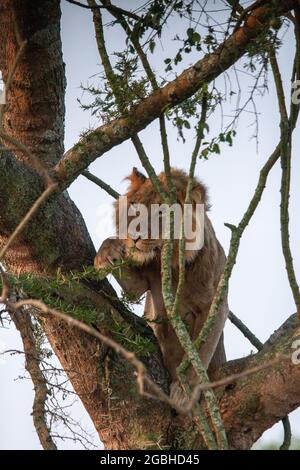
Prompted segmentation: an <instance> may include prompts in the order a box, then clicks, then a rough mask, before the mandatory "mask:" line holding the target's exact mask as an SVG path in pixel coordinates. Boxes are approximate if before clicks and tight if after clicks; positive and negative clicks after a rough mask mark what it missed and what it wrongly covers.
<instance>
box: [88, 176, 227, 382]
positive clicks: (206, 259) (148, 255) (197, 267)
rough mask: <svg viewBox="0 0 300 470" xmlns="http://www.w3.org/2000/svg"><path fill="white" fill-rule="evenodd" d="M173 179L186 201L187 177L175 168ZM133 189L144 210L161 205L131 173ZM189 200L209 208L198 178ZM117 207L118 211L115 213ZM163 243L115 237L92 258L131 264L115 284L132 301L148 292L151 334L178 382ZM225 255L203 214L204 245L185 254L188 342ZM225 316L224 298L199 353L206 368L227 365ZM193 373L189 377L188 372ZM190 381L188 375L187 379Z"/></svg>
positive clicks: (183, 305) (98, 262) (179, 354)
mask: <svg viewBox="0 0 300 470" xmlns="http://www.w3.org/2000/svg"><path fill="white" fill-rule="evenodd" d="M172 173H173V180H174V182H175V185H176V190H177V200H178V202H179V203H181V204H182V202H183V201H184V199H185V188H186V184H187V177H186V175H185V174H184V173H183V172H181V171H178V170H173V172H172ZM130 179H131V186H130V188H129V191H128V193H127V194H126V196H127V197H128V199H129V201H130V203H132V202H138V203H143V204H145V205H146V206H149V205H150V204H154V203H159V202H160V201H159V197H158V195H157V193H156V191H155V190H154V188H153V186H152V184H151V181H150V180H149V179H146V178H145V177H144V176H143V175H141V174H140V173H138V172H135V173H133V174H132V175H131V177H130ZM159 179H160V181H161V182H162V184H163V185H165V184H166V182H165V176H164V174H161V175H159ZM192 201H193V202H196V203H202V204H205V205H206V206H207V200H206V190H205V187H204V186H203V185H202V184H201V183H199V182H198V181H197V180H195V181H194V185H193V190H192ZM118 210H119V209H118V205H117V213H118ZM161 245H162V240H151V239H148V240H142V239H139V240H137V241H136V240H132V239H131V238H130V237H129V236H128V237H127V238H126V239H125V240H119V239H117V238H111V239H107V240H105V241H104V242H103V244H102V246H101V247H100V250H99V252H98V255H97V257H96V259H95V266H96V268H98V269H101V268H104V267H106V266H107V265H109V264H113V263H114V262H116V261H117V260H120V259H121V258H125V259H126V257H130V258H131V260H133V262H134V265H130V266H126V267H124V268H123V274H122V276H121V277H118V279H117V280H118V282H119V283H120V285H121V286H122V287H123V289H124V290H125V292H128V293H130V294H134V295H135V297H136V298H139V297H141V295H142V294H144V293H145V292H147V299H146V304H145V317H146V318H147V320H148V322H149V324H150V325H151V327H152V328H153V330H154V333H155V335H156V337H157V339H158V342H159V344H160V347H161V350H162V354H163V357H164V361H165V365H166V367H167V369H168V370H169V373H170V375H171V378H172V380H173V381H175V380H176V368H177V367H178V365H179V364H180V362H181V360H182V358H183V351H182V349H181V347H180V344H179V341H178V339H177V336H176V335H175V332H174V331H173V328H172V327H171V326H170V324H169V322H168V319H167V315H166V310H165V307H164V302H163V296H162V288H161V266H160V248H161ZM177 259H178V256H176V254H175V255H174V256H173V259H172V272H173V289H174V293H175V291H176V287H177V282H178V271H179V270H178V263H177ZM224 263H225V255H224V251H223V249H222V247H221V245H220V244H219V242H218V240H217V238H216V235H215V232H214V229H213V227H212V224H211V222H210V220H209V218H208V216H207V215H206V214H205V216H204V245H203V247H202V248H201V249H200V250H195V251H192V252H191V251H189V252H186V274H185V285H184V289H183V293H182V296H181V301H180V306H179V311H180V314H181V317H182V319H183V320H184V322H185V324H186V326H187V328H188V330H189V333H190V335H191V338H192V339H193V340H195V339H196V338H197V336H198V335H199V333H200V331H201V328H202V326H203V324H204V322H205V320H206V318H207V315H208V312H209V308H210V305H211V303H212V300H213V297H214V294H215V291H216V287H217V285H218V282H219V279H220V276H221V273H222V271H223V268H224ZM227 314H228V306H227V299H224V301H223V303H222V305H221V307H220V310H219V315H218V319H217V321H216V322H215V324H214V327H213V331H212V333H211V334H210V336H209V338H208V340H207V341H206V343H205V344H204V345H203V347H202V348H201V351H200V352H199V354H200V357H201V360H202V362H203V364H204V366H205V367H206V368H208V366H209V365H211V366H212V367H213V368H216V367H218V366H220V365H221V364H222V363H223V362H224V361H225V352H224V348H223V337H222V331H223V327H224V323H225V320H226V318H227ZM192 375H193V374H192ZM190 379H191V380H192V377H191V378H190Z"/></svg>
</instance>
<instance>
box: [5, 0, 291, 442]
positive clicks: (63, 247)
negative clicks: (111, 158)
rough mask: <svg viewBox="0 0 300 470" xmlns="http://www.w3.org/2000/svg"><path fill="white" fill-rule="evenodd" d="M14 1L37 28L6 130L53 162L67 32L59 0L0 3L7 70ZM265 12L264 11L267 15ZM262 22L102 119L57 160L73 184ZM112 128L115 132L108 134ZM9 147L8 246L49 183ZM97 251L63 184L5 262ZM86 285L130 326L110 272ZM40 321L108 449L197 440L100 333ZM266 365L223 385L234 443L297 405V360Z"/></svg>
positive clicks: (13, 264) (156, 372)
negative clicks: (86, 141)
mask: <svg viewBox="0 0 300 470" xmlns="http://www.w3.org/2000/svg"><path fill="white" fill-rule="evenodd" d="M267 3H268V2H267ZM277 3H279V2H277ZM294 3H295V2H292V1H285V2H280V5H281V7H280V11H283V10H282V9H289V8H291V7H292V5H294ZM13 11H15V15H16V21H17V23H18V25H19V30H20V34H21V35H22V38H23V39H25V38H27V39H28V45H27V47H26V51H25V54H24V56H23V58H22V61H21V63H20V65H19V67H18V70H17V72H16V75H15V78H14V81H13V85H12V89H11V93H10V94H9V96H8V108H7V110H6V113H5V129H6V131H7V132H8V133H10V134H11V135H13V136H14V137H16V138H17V139H19V140H21V141H22V142H23V143H25V144H26V145H28V146H29V148H30V149H31V151H32V152H34V153H35V154H36V155H37V156H38V157H39V158H40V159H41V160H42V161H43V162H44V163H45V164H46V165H49V166H50V165H53V164H55V163H57V162H58V161H59V158H60V157H61V155H62V153H63V144H62V142H63V120H64V105H63V94H64V87H65V80H64V64H63V60H62V54H61V44H60V37H59V20H60V8H59V2H58V0H44V1H41V2H38V3H37V2H28V1H26V0H10V1H9V0H4V1H2V2H1V6H0V14H1V30H0V54H1V55H0V67H1V70H2V71H3V72H4V78H5V77H6V76H7V71H8V68H9V66H10V64H12V62H13V59H14V57H15V54H16V50H17V43H16V37H15V29H14V25H13ZM267 17H268V14H267V13H266V12H264V13H263V14H262V16H261V17H260V20H261V22H264V21H265V20H266V19H267ZM259 27H260V26H259V25H257V24H256V25H254V27H252V26H251V27H250V25H246V26H245V27H244V29H243V30H241V31H240V32H239V34H240V38H239V37H235V38H231V39H230V41H231V43H228V45H227V48H224V50H223V51H219V54H218V55H212V56H207V57H206V58H205V59H203V61H204V62H200V63H199V64H198V65H197V66H195V67H194V68H193V69H189V71H186V72H184V74H183V75H182V76H181V77H179V78H178V79H177V81H176V82H174V83H172V84H170V85H168V87H167V88H165V89H164V90H163V91H161V92H158V93H157V94H155V95H153V96H151V97H149V98H148V99H147V100H146V102H144V103H142V105H141V107H140V108H138V109H136V110H135V113H139V112H140V114H135V119H133V118H132V119H131V120H130V119H129V118H128V119H129V120H127V121H126V120H125V121H124V120H123V121H118V122H115V123H113V124H112V125H111V128H110V130H109V128H106V130H105V129H103V128H102V129H101V130H100V131H99V132H98V134H96V136H94V138H95V140H94V142H93V139H92V138H91V142H90V144H91V145H90V147H89V149H90V151H91V157H87V156H86V155H85V154H81V153H80V150H79V149H78V148H77V150H76V149H74V152H75V150H76V152H75V153H76V158H75V160H74V161H73V157H72V158H71V157H70V153H68V154H67V155H66V157H65V158H64V160H63V161H62V163H61V164H60V165H58V166H57V168H56V171H57V174H58V175H59V176H60V177H61V180H64V184H65V183H66V182H67V183H69V182H70V181H71V180H72V179H73V178H74V177H75V175H76V174H78V173H79V172H80V171H81V169H82V168H83V167H86V166H87V165H88V163H89V162H90V161H91V159H94V158H96V156H97V155H99V154H101V153H103V152H104V151H107V150H108V149H109V148H111V147H112V146H113V145H116V144H118V143H120V142H121V141H122V140H124V139H126V138H128V137H130V135H131V132H136V131H137V130H138V129H140V127H139V125H138V124H137V123H138V121H140V122H141V123H142V124H141V126H142V127H145V126H146V125H147V123H148V122H150V121H151V120H153V119H155V118H156V117H157V116H158V115H159V113H160V112H161V110H162V107H163V106H164V105H165V104H171V105H174V104H176V103H177V102H178V100H183V99H185V98H186V97H187V96H190V95H191V94H192V93H194V92H195V91H196V89H198V87H199V80H200V79H201V80H202V81H207V80H211V79H212V78H214V77H215V76H217V75H218V74H220V73H221V72H222V71H223V70H224V69H226V68H227V67H229V66H230V65H231V64H232V63H234V61H235V60H237V59H238V58H239V57H240V56H241V55H242V54H243V51H244V50H245V46H246V45H247V44H248V42H249V40H251V39H253V38H254V37H255V35H256V34H258V30H259ZM237 40H238V42H237ZM230 44H231V46H230V47H229V45H230ZM201 73H202V75H201ZM197 80H198V82H197ZM196 82H197V85H196ZM142 107H143V108H144V111H143V112H141V109H142ZM147 116H148V117H147ZM137 117H138V119H137ZM121 124H122V126H121ZM118 129H119V130H120V132H119V131H118ZM104 130H105V132H106V133H103V131H104ZM99 136H100V139H99V138H98V137H99ZM11 151H12V152H13V153H10V152H1V158H0V171H1V191H0V243H1V245H3V244H4V243H5V240H6V239H7V236H8V235H9V233H11V231H12V230H13V228H15V226H16V224H17V223H18V221H19V220H20V218H21V217H22V215H24V213H25V212H26V210H27V209H28V208H29V207H30V206H31V204H32V202H33V201H34V200H35V198H36V197H37V196H38V195H39V194H40V192H41V191H42V183H41V180H40V178H39V176H38V175H37V174H36V172H35V171H34V170H33V169H32V168H30V163H29V162H28V161H27V160H26V159H25V158H24V155H23V154H22V153H20V152H19V151H15V149H11ZM74 155H75V154H74ZM69 159H70V160H72V161H73V163H76V165H75V164H74V165H73V164H72V165H71V166H70V171H69V170H66V168H67V162H68V160H69ZM93 256H94V248H93V245H92V243H91V240H90V237H89V235H88V232H87V230H86V227H85V224H84V221H83V219H82V217H81V215H80V213H79V211H78V210H77V209H76V207H75V206H74V204H73V203H72V202H71V201H70V199H69V197H68V195H67V194H66V193H64V194H62V195H60V196H59V197H58V198H55V199H52V200H50V201H49V202H48V203H47V204H46V205H45V206H44V208H43V209H42V210H41V211H40V212H39V214H37V215H36V217H35V219H34V220H32V222H31V224H30V225H29V226H28V228H27V229H26V231H25V232H24V233H23V236H22V238H21V239H19V240H18V242H17V243H15V244H14V246H13V247H12V249H11V250H10V252H9V253H8V254H7V256H6V259H5V263H6V266H7V267H8V269H9V270H10V271H11V272H12V273H15V274H19V273H20V272H21V273H25V272H33V273H35V274H37V273H41V272H44V273H47V274H48V275H51V274H53V272H54V271H55V270H56V269H57V268H58V267H60V268H62V270H63V271H69V270H70V269H73V270H74V269H79V270H80V269H81V268H82V266H83V265H89V264H91V262H92V259H93ZM95 289H97V291H98V292H97V293H96V292H95ZM89 292H90V294H89V295H90V296H91V298H90V302H91V303H92V306H93V308H94V309H95V310H96V311H98V312H104V313H105V315H104V317H103V320H102V322H96V324H97V327H98V328H99V329H101V331H103V332H105V333H107V334H112V335H113V324H112V319H113V318H114V317H116V318H118V321H119V322H121V324H124V330H125V326H126V327H127V325H128V323H129V324H131V325H132V322H133V321H135V318H134V316H133V315H132V314H130V312H128V311H125V310H126V309H125V310H124V307H123V306H122V305H121V304H120V303H118V302H117V300H116V299H113V298H110V299H109V298H108V297H113V295H114V293H113V291H112V290H111V288H110V287H109V285H108V283H106V282H103V283H100V284H98V285H96V286H95V285H90V286H89ZM91 293H92V294H91ZM107 293H108V294H109V296H107ZM29 294H30V292H29ZM84 302H85V298H77V303H78V305H79V306H80V305H84ZM122 322H124V323H122ZM43 327H44V330H45V332H46V334H47V337H48V339H49V341H50V343H51V345H52V347H53V349H54V351H55V353H56V354H57V356H58V358H59V360H60V361H61V363H62V365H63V367H64V369H65V370H66V372H67V374H68V376H69V377H70V380H71V382H72V384H73V386H74V389H75V391H76V392H77V393H78V395H79V397H80V398H81V400H82V402H83V404H84V406H85V408H86V410H87V412H88V413H89V415H90V417H91V419H92V421H93V422H94V424H95V427H96V429H97V431H98V432H99V436H100V437H101V439H102V441H103V442H104V444H105V445H106V447H107V448H110V449H130V448H149V447H154V448H158V447H159V446H162V445H166V446H173V447H177V448H188V447H189V446H190V444H189V438H190V435H191V430H190V423H188V422H187V420H182V419H181V418H179V417H174V414H173V413H171V410H170V409H169V408H168V407H167V406H166V405H163V404H161V403H159V402H157V401H154V400H149V399H145V398H144V397H141V396H139V394H138V393H137V388H136V380H135V376H134V373H133V372H134V371H133V370H132V368H131V367H130V366H129V365H128V364H127V363H126V362H124V360H122V359H120V357H118V356H116V354H114V353H112V352H111V351H107V349H106V348H104V347H103V345H101V344H99V343H97V341H96V340H94V339H91V338H90V337H88V336H86V335H85V334H83V333H82V332H80V331H78V330H75V329H72V328H69V327H67V326H66V325H65V324H63V323H62V322H59V321H57V320H54V319H53V318H50V317H49V318H45V319H44V320H43ZM136 328H137V331H138V332H140V334H142V335H146V336H148V335H149V332H147V329H145V327H144V326H143V325H142V323H141V322H138V325H137V326H136ZM296 333H297V332H296V325H295V320H293V319H292V320H290V321H289V323H288V327H282V328H281V330H280V334H277V335H275V337H273V339H271V340H270V342H269V343H267V344H266V346H265V348H264V349H263V351H261V352H260V353H259V354H257V355H255V356H250V357H249V358H245V359H243V360H241V361H234V362H232V363H229V364H227V365H226V366H225V369H224V370H223V371H221V372H222V374H225V373H226V374H228V373H231V372H232V371H236V370H241V369H243V368H245V367H247V366H248V365H249V364H251V365H253V364H254V363H257V362H259V363H262V362H263V361H266V360H269V359H270V357H272V356H273V355H274V354H275V352H276V351H277V350H278V351H279V350H280V351H285V352H287V351H288V350H290V346H291V341H292V339H293V337H294V336H293V335H295V334H296ZM125 339H126V338H125ZM148 340H149V341H150V342H151V343H152V344H153V351H154V352H153V353H151V354H150V355H146V356H145V357H144V358H143V360H144V361H145V362H146V364H147V367H148V370H149V372H150V374H151V375H152V377H153V378H154V379H155V380H156V381H157V382H158V383H159V384H161V386H162V387H163V388H164V389H165V390H167V387H168V377H167V375H166V371H165V369H164V366H163V364H162V361H161V357H160V354H159V351H158V348H157V345H156V342H155V340H154V339H153V337H151V336H150V335H149V336H148ZM267 374H268V380H265V377H266V373H257V374H255V375H254V376H252V377H251V378H250V377H249V378H248V379H244V380H243V381H241V382H239V383H238V384H237V385H232V386H231V387H225V389H224V390H222V391H220V400H221V409H222V414H223V417H224V422H225V426H226V429H227V431H228V435H229V440H230V443H231V445H232V447H233V448H249V447H250V445H251V444H252V443H253V442H254V441H255V440H256V439H257V438H258V437H259V435H260V434H261V433H262V432H263V431H264V430H265V429H267V428H268V427H270V426H271V425H272V424H273V423H274V422H276V421H278V420H279V419H280V418H282V417H283V416H285V415H286V414H287V413H288V412H290V411H292V410H293V409H295V407H297V406H298V405H299V402H300V379H299V377H300V373H299V366H292V365H291V364H287V363H285V364H284V365H278V367H273V368H272V369H270V370H269V371H268V373H267Z"/></svg>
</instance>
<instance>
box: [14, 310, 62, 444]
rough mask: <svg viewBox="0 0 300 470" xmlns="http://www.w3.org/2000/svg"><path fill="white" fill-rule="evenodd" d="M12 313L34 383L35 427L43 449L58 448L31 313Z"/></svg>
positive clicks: (33, 411)
mask: <svg viewBox="0 0 300 470" xmlns="http://www.w3.org/2000/svg"><path fill="white" fill-rule="evenodd" d="M10 315H11V318H12V320H13V322H14V324H15V326H16V328H17V330H18V331H19V332H20V335H21V338H22V342H23V347H24V353H25V359H26V361H25V367H26V370H27V371H28V373H29V375H30V377H31V380H32V383H33V385H34V400H33V406H32V417H33V422H34V427H35V429H36V432H37V435H38V437H39V440H40V443H41V445H42V447H43V449H44V450H57V447H56V444H55V442H54V441H53V439H52V436H51V429H50V428H49V426H48V424H47V418H46V414H47V413H46V401H47V398H48V393H49V390H48V386H47V382H46V379H45V377H44V375H43V373H42V371H41V368H40V359H39V354H38V351H37V346H36V340H35V337H34V333H33V325H32V322H31V318H30V315H24V314H23V312H16V311H12V310H10Z"/></svg>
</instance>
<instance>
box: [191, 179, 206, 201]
mask: <svg viewBox="0 0 300 470" xmlns="http://www.w3.org/2000/svg"><path fill="white" fill-rule="evenodd" d="M191 198H192V202H194V203H195V204H207V199H208V197H207V191H206V187H205V186H204V185H203V184H201V183H199V182H196V183H195V184H194V186H193V189H192V194H191Z"/></svg>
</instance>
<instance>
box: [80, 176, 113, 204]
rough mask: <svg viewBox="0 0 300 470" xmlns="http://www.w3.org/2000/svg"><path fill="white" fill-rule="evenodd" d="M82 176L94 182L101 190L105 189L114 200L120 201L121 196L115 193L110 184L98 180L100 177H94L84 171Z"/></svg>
mask: <svg viewBox="0 0 300 470" xmlns="http://www.w3.org/2000/svg"><path fill="white" fill-rule="evenodd" d="M82 175H83V176H85V178H87V179H88V180H90V181H92V182H93V183H95V184H96V185H97V186H99V187H100V188H101V189H104V191H106V192H107V194H109V195H110V196H112V197H113V198H114V199H119V197H120V194H119V193H118V192H117V191H115V190H114V189H113V188H112V187H111V186H109V184H107V183H105V181H103V180H101V179H100V178H98V176H95V175H93V174H92V173H90V172H89V171H88V170H84V171H83V172H82Z"/></svg>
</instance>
